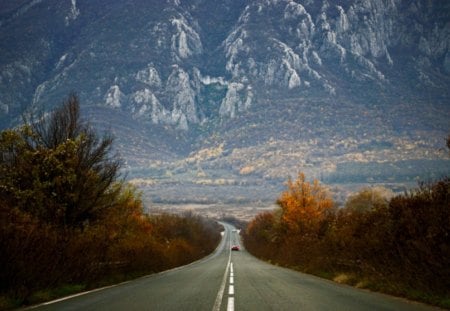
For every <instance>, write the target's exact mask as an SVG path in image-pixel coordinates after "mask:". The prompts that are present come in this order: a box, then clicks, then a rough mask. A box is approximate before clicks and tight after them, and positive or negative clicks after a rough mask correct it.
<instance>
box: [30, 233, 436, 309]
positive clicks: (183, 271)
mask: <svg viewBox="0 0 450 311" xmlns="http://www.w3.org/2000/svg"><path fill="white" fill-rule="evenodd" d="M224 226H225V232H224V234H223V239H222V242H221V243H220V245H219V247H218V248H217V250H216V251H215V252H214V253H213V254H212V255H210V256H208V257H207V258H205V259H202V260H200V261H197V262H195V263H193V264H190V265H187V266H184V267H181V268H177V269H173V270H170V271H166V272H163V273H159V274H155V275H150V276H147V277H143V278H139V279H137V280H134V281H130V282H126V283H122V284H119V285H116V286H112V287H108V288H104V289H100V290H96V291H91V292H87V293H82V294H80V295H76V296H75V297H74V296H72V297H71V298H63V299H62V300H59V301H53V302H50V303H46V304H43V305H39V306H35V307H32V308H31V309H32V310H163V311H166V310H177V311H179V310H189V311H192V310H207V311H219V310H230V311H232V310H237V311H240V310H255V311H260V310H314V311H316V310H333V311H336V310H377V311H379V310H392V311H394V310H395V311H401V310H437V309H436V308H432V307H429V306H426V305H423V304H419V303H415V302H409V301H406V300H404V299H400V298H395V297H391V296H387V295H383V294H377V293H372V292H369V291H366V290H359V289H354V288H352V287H349V286H346V285H340V284H336V283H333V282H331V281H327V280H323V279H320V278H317V277H314V276H310V275H307V274H302V273H299V272H295V271H292V270H289V269H284V268H280V267H276V266H273V265H270V264H267V263H265V262H263V261H260V260H258V259H256V258H255V257H253V256H251V255H250V254H249V253H248V252H246V251H245V249H243V247H242V245H241V242H240V239H239V233H238V231H236V230H235V229H234V228H233V227H232V226H230V225H228V224H224ZM232 245H239V246H240V251H231V246H232Z"/></svg>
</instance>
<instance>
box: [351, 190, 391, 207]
mask: <svg viewBox="0 0 450 311" xmlns="http://www.w3.org/2000/svg"><path fill="white" fill-rule="evenodd" d="M393 196H394V193H393V192H392V191H391V190H389V189H386V188H383V187H372V188H369V187H366V188H363V189H361V190H360V191H359V192H357V193H355V194H353V195H351V196H349V198H348V199H347V202H346V203H345V209H346V210H347V211H349V212H366V211H371V210H375V209H380V208H387V206H388V203H389V201H388V200H389V199H390V198H391V197H393Z"/></svg>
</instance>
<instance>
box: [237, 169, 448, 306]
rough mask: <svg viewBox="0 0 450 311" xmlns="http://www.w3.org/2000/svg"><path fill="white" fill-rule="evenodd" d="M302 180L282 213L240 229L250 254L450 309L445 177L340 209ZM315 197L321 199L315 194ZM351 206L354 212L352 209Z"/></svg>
mask: <svg viewBox="0 0 450 311" xmlns="http://www.w3.org/2000/svg"><path fill="white" fill-rule="evenodd" d="M316 183H317V182H314V183H313V184H310V183H308V182H307V181H306V180H305V179H304V176H303V175H300V177H299V179H298V180H297V181H296V182H295V183H293V182H289V184H288V190H287V191H285V192H284V193H283V194H282V195H281V196H280V199H279V201H278V203H279V206H280V209H278V210H276V211H274V212H272V213H264V214H260V215H258V216H257V217H255V218H254V219H253V220H252V221H251V222H250V223H249V225H248V226H247V228H246V230H245V232H244V243H245V247H246V249H247V250H249V251H250V252H251V253H252V254H254V255H255V256H257V257H260V258H262V259H265V260H268V261H270V262H272V263H276V264H280V265H283V266H287V267H291V268H294V269H297V270H300V271H302V272H307V273H312V274H316V275H319V276H322V277H326V278H329V279H333V280H335V281H337V282H342V283H346V284H349V285H353V286H357V287H362V288H368V289H372V290H376V291H382V292H386V293H389V294H394V295H399V296H404V297H407V298H410V299H414V300H420V301H423V302H427V303H430V304H435V305H439V306H442V307H446V308H450V269H449V267H450V244H449V242H448V240H449V239H448V237H449V233H450V232H449V231H450V179H449V178H443V179H442V180H440V181H437V182H435V183H432V184H429V185H420V187H419V188H418V189H416V190H413V191H411V192H409V193H406V194H403V195H398V196H395V197H393V198H392V199H390V200H385V201H384V202H383V200H380V198H379V197H377V196H376V195H371V196H370V197H371V198H372V199H373V201H371V202H367V205H366V208H360V207H361V206H360V205H356V204H354V203H355V202H359V203H360V202H361V198H366V197H367V193H364V192H365V191H367V189H366V190H364V191H362V192H361V193H360V198H359V200H358V198H355V197H354V198H352V200H353V201H352V204H348V205H347V206H346V207H344V208H342V209H336V208H327V207H328V206H329V205H328V203H329V201H328V200H327V198H326V197H324V196H323V192H321V191H319V190H318V191H316V192H314V191H311V189H314V184H316ZM317 194H319V195H317ZM355 207H357V208H355Z"/></svg>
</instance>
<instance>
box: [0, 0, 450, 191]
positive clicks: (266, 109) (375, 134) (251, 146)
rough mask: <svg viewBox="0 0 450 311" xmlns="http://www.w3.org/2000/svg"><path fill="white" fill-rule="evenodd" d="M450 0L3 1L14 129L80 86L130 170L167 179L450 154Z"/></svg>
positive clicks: (2, 84) (4, 93) (3, 49)
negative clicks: (449, 144) (205, 153)
mask: <svg viewBox="0 0 450 311" xmlns="http://www.w3.org/2000/svg"><path fill="white" fill-rule="evenodd" d="M449 6H450V5H449V4H446V3H444V2H429V1H425V0H414V1H405V0H341V1H326V0H324V1H309V0H305V1H292V0H257V1H247V0H239V1H237V0H235V1H231V0H225V1H205V0H192V1H177V0H171V1H156V0H155V1H140V0H125V1H96V2H90V1H81V0H78V1H76V0H70V1H69V0H67V1H56V0H23V1H15V2H14V3H10V2H9V1H6V0H0V39H1V40H0V42H1V43H0V54H1V55H2V57H1V59H0V126H1V127H2V128H5V127H8V126H14V125H15V124H17V122H18V120H20V115H21V114H22V113H24V112H25V111H29V110H34V111H36V110H37V111H39V110H47V109H51V108H52V107H54V106H55V105H57V104H58V103H60V102H61V101H62V100H63V99H64V98H65V97H66V96H67V94H69V93H70V92H72V91H76V93H77V94H78V96H79V97H80V101H81V103H82V105H83V107H84V109H85V110H86V115H87V117H88V118H89V117H91V118H93V119H94V122H93V123H94V124H97V125H98V126H99V128H100V129H103V130H106V131H113V132H114V133H115V135H116V136H117V140H118V145H119V147H118V149H119V150H120V152H121V153H122V154H123V155H124V157H125V158H126V163H127V168H128V169H129V170H130V171H131V172H139V170H141V169H142V170H143V171H146V170H147V169H148V170H149V172H151V173H149V175H148V176H147V177H148V178H150V179H155V180H156V181H155V182H161V183H162V185H164V183H165V182H166V181H168V180H171V182H173V180H178V182H180V183H182V184H183V183H184V184H187V185H198V183H208V182H206V181H205V178H206V177H205V176H209V177H208V178H210V182H211V183H212V184H218V183H220V182H217V180H219V179H220V180H222V179H226V180H229V181H231V180H233V182H231V183H232V184H233V183H237V184H239V183H244V184H245V183H254V182H255V183H259V181H258V179H259V178H261V177H262V178H263V183H265V184H267V185H271V186H270V187H272V186H273V185H274V183H280V180H282V179H285V178H287V176H286V175H289V174H290V173H292V172H293V171H295V170H303V171H305V172H306V173H308V174H309V175H310V176H312V177H320V176H322V177H323V178H324V179H327V178H331V177H330V176H336V174H337V171H336V170H339V169H344V168H345V170H347V171H348V170H351V169H350V168H349V166H346V165H344V163H356V164H355V166H354V167H359V169H360V170H362V171H361V172H362V173H361V174H362V175H364V174H365V173H364V172H363V171H364V169H361V168H360V166H358V165H359V164H360V163H374V165H375V163H383V162H385V163H397V162H399V163H400V162H401V161H409V160H411V161H416V160H417V161H422V160H423V161H425V162H426V161H428V160H433V159H448V156H447V155H446V154H445V153H443V152H441V151H439V148H440V147H441V146H443V145H444V143H443V142H442V141H443V140H444V138H445V137H446V135H447V134H448V133H449V132H450V122H449V120H450V94H449V89H448V85H450V53H449V43H450V22H449V21H450V13H449V12H450V7H449ZM83 107H82V108H83ZM102 116H103V117H105V120H102ZM131 129H132V130H131ZM135 137H136V139H134V138H135ZM129 142H133V144H132V145H128V144H127V143H129ZM218 146H222V149H223V152H222V153H220V154H219V155H217V156H215V157H212V158H202V157H200V158H199V157H197V156H196V155H198V153H199V152H200V153H201V151H202V150H209V149H211V150H215V149H217V148H218ZM274 146H277V148H279V150H274ZM130 150H133V151H130ZM186 159H191V160H189V161H187V160H186ZM192 159H195V160H192ZM250 159H252V160H250ZM252 161H253V162H254V163H253V162H252ZM425 162H424V163H425ZM427 163H428V162H427ZM439 163H440V162H439ZM433 165H434V164H433ZM433 165H431V164H430V172H429V173H425V175H427V174H428V175H429V176H436V175H437V174H438V173H439V171H441V172H448V171H449V168H448V167H450V166H448V167H443V168H441V169H436V168H432V166H433ZM374 167H377V169H379V168H378V166H377V165H375V166H374ZM424 172H426V170H424ZM219 173H220V174H222V176H221V175H220V174H219ZM341 173H342V172H341ZM133 174H134V173H131V174H130V175H131V177H133V176H134V175H133ZM333 174H334V175H333ZM137 175H139V174H137ZM349 175H351V176H354V174H353V172H351V173H350V172H349ZM364 176H366V175H364ZM408 176H409V177H408V178H409V181H412V180H414V178H415V177H414V176H410V175H408ZM419 177H420V176H419ZM364 178H366V179H367V178H368V177H364ZM364 178H363V180H365V179H364ZM389 178H390V177H389ZM344 179H345V178H344ZM249 180H250V181H249ZM380 180H381V179H380ZM386 180H387V179H386ZM403 181H405V180H403ZM187 187H188V188H189V186H187ZM268 187H269V186H268ZM270 187H269V188H270ZM221 189H222V188H221ZM271 189H272V188H271ZM197 190H198V189H197V188H196V191H197ZM196 191H194V193H197V192H196ZM200 191H201V190H200Z"/></svg>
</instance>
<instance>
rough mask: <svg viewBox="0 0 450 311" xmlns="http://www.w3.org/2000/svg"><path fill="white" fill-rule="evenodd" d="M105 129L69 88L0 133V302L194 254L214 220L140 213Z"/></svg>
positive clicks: (209, 246) (205, 244)
mask: <svg viewBox="0 0 450 311" xmlns="http://www.w3.org/2000/svg"><path fill="white" fill-rule="evenodd" d="M120 168H121V160H120V158H119V157H118V156H117V155H115V154H114V153H113V139H112V137H110V136H109V135H104V136H99V135H98V134H97V133H96V131H95V130H94V129H93V128H92V127H91V126H90V125H89V124H88V123H86V122H83V121H82V120H81V118H80V109H79V102H78V99H77V97H76V96H74V95H71V96H69V98H68V99H67V100H66V101H65V102H64V103H63V105H62V106H61V107H59V108H57V109H56V110H54V111H53V112H52V113H50V114H49V115H46V116H43V115H42V116H39V117H30V118H28V119H27V120H25V122H24V125H22V126H21V127H18V128H15V129H8V130H4V131H2V132H1V133H0V309H8V308H13V307H17V306H21V305H24V304H34V303H38V302H41V301H45V300H49V299H53V298H55V297H58V296H62V295H67V294H71V293H74V292H79V291H81V290H86V289H89V288H93V287H98V286H103V285H107V284H111V283H117V282H120V281H123V280H126V279H130V278H133V277H137V276H140V275H144V274H149V273H154V272H157V271H161V270H165V269H168V268H172V267H175V266H179V265H183V264H186V263H188V262H192V261H194V260H196V259H199V258H201V257H204V256H205V255H207V254H208V253H210V252H212V251H213V250H214V248H215V247H216V246H217V244H218V242H219V240H220V228H219V227H218V226H219V225H218V224H216V223H214V222H212V221H209V220H205V219H203V218H201V217H198V216H195V215H193V214H189V213H188V214H185V215H182V216H176V215H168V214H161V215H147V214H145V213H143V205H142V202H141V200H140V196H139V193H138V192H137V191H136V190H135V189H134V188H132V187H131V186H129V185H128V184H127V183H126V182H124V180H123V179H121V177H120Z"/></svg>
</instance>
